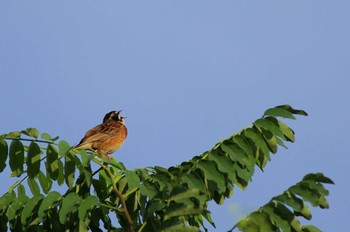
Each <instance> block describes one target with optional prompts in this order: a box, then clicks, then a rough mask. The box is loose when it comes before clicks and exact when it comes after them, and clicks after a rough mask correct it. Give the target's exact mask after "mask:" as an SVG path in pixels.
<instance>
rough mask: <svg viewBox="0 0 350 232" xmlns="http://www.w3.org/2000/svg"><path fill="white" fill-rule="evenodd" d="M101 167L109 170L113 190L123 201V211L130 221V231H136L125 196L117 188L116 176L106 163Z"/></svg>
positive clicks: (128, 221)
mask: <svg viewBox="0 0 350 232" xmlns="http://www.w3.org/2000/svg"><path fill="white" fill-rule="evenodd" d="M101 167H102V168H103V169H104V170H105V171H106V172H107V174H108V175H109V177H110V178H111V180H112V187H113V192H114V193H115V194H117V196H118V198H119V200H120V202H121V203H122V207H123V213H124V216H125V218H126V221H127V223H128V226H129V231H130V232H135V228H134V225H133V222H132V219H131V216H130V214H129V211H128V208H127V207H126V203H125V198H124V197H123V195H122V194H121V193H120V192H119V191H118V189H117V183H116V181H115V178H113V177H114V175H113V173H112V172H111V171H110V170H109V168H108V166H106V165H104V164H101Z"/></svg>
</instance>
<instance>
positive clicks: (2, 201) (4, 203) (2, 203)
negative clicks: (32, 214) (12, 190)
mask: <svg viewBox="0 0 350 232" xmlns="http://www.w3.org/2000/svg"><path fill="white" fill-rule="evenodd" d="M13 200H15V198H14V196H13V195H12V194H9V193H6V194H4V195H3V196H1V198H0V215H3V214H4V212H6V210H7V208H8V207H9V205H10V204H11V202H12V201H13Z"/></svg>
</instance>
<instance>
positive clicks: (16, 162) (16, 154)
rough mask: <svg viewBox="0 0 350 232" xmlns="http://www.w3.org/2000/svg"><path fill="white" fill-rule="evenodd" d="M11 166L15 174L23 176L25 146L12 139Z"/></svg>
mask: <svg viewBox="0 0 350 232" xmlns="http://www.w3.org/2000/svg"><path fill="white" fill-rule="evenodd" d="M9 162H10V168H11V171H12V172H13V175H15V176H16V177H19V176H21V174H22V173H23V163H24V147H23V144H22V143H21V142H20V141H18V140H12V142H11V145H10V161H9Z"/></svg>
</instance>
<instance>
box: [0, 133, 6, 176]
mask: <svg viewBox="0 0 350 232" xmlns="http://www.w3.org/2000/svg"><path fill="white" fill-rule="evenodd" d="M7 156H8V146H7V143H6V141H5V140H3V139H0V172H2V171H3V170H4V169H5V167H6V160H7Z"/></svg>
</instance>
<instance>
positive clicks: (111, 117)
mask: <svg viewBox="0 0 350 232" xmlns="http://www.w3.org/2000/svg"><path fill="white" fill-rule="evenodd" d="M120 112H121V110H120V111H111V112H109V113H107V114H106V115H105V116H104V118H103V121H102V124H99V125H97V126H95V127H93V128H91V129H90V130H88V131H87V132H86V133H85V136H84V137H83V138H82V139H81V141H80V142H79V144H78V145H76V146H75V149H85V150H91V151H93V152H94V153H97V154H98V155H100V156H101V157H103V158H105V159H108V160H110V159H111V158H110V157H109V156H108V155H109V154H111V153H113V152H115V151H116V150H118V149H119V148H120V147H121V146H122V145H123V144H124V141H125V139H126V137H127V135H128V130H127V128H126V126H125V124H124V119H125V118H126V117H124V116H121V115H120Z"/></svg>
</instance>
